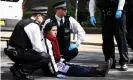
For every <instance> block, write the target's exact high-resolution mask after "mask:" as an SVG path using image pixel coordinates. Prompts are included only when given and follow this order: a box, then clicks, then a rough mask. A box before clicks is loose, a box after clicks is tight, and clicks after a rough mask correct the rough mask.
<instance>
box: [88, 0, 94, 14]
mask: <svg viewBox="0 0 133 80" xmlns="http://www.w3.org/2000/svg"><path fill="white" fill-rule="evenodd" d="M95 6H96V5H95V0H90V2H89V12H90V16H94V14H95Z"/></svg>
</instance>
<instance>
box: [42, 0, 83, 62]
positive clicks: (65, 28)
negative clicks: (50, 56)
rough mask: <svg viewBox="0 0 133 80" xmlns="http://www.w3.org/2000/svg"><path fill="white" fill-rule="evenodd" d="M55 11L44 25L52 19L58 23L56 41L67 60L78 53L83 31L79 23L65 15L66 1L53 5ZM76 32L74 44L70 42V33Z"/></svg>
mask: <svg viewBox="0 0 133 80" xmlns="http://www.w3.org/2000/svg"><path fill="white" fill-rule="evenodd" d="M53 7H54V8H55V10H56V13H55V15H54V16H52V17H51V18H49V19H47V20H46V21H45V23H44V28H45V25H46V24H47V23H48V22H50V21H52V22H54V23H56V24H57V25H58V35H57V38H58V42H59V47H60V51H61V54H62V55H63V58H65V60H66V61H67V62H68V61H70V60H71V59H73V58H74V57H76V56H77V54H78V49H77V48H78V46H79V45H80V43H81V42H82V41H83V40H84V37H85V31H84V29H83V28H82V27H81V25H80V24H79V23H78V22H77V21H76V20H75V19H74V18H73V17H71V16H67V15H66V14H67V8H66V1H61V2H58V3H56V4H55V5H53ZM71 33H74V34H77V41H76V43H75V44H72V43H71V42H70V38H71V37H70V34H71Z"/></svg>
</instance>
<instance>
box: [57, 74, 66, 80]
mask: <svg viewBox="0 0 133 80" xmlns="http://www.w3.org/2000/svg"><path fill="white" fill-rule="evenodd" d="M56 77H57V78H60V79H66V78H67V76H65V75H63V74H57V75H56Z"/></svg>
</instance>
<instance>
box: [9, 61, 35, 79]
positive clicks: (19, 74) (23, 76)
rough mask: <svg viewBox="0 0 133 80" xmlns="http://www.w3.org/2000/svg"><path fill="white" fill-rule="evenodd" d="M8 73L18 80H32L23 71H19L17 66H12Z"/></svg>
mask: <svg viewBox="0 0 133 80" xmlns="http://www.w3.org/2000/svg"><path fill="white" fill-rule="evenodd" d="M10 71H11V72H12V74H13V75H14V76H15V77H17V78H19V80H34V78H33V77H31V76H30V75H29V74H28V73H25V72H24V71H22V70H21V69H20V65H19V64H16V63H15V64H14V65H13V66H12V67H11V68H10Z"/></svg>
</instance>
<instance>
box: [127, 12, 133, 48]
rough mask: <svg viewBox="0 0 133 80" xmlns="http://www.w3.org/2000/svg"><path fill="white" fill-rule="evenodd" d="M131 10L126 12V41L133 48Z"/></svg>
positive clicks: (132, 17) (132, 18)
mask: <svg viewBox="0 0 133 80" xmlns="http://www.w3.org/2000/svg"><path fill="white" fill-rule="evenodd" d="M132 14H133V11H128V12H127V14H126V19H127V43H128V45H129V46H130V48H131V49H132V50H133V22H132V21H133V15H132Z"/></svg>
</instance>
